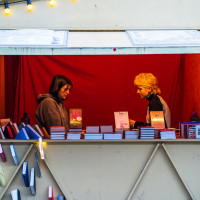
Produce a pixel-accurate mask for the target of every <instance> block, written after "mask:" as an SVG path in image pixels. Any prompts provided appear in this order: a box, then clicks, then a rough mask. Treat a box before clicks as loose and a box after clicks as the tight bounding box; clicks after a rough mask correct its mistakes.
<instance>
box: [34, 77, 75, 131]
mask: <svg viewBox="0 0 200 200" xmlns="http://www.w3.org/2000/svg"><path fill="white" fill-rule="evenodd" d="M71 88H72V83H71V81H70V80H69V79H68V78H67V77H65V76H62V75H56V76H54V78H53V80H52V83H51V86H50V88H49V93H47V94H40V95H39V96H38V104H39V105H38V108H37V110H36V113H35V119H36V123H37V124H38V125H39V127H40V128H42V127H44V128H45V129H46V130H47V132H48V133H50V127H51V126H65V130H66V131H67V130H68V114H67V111H66V109H65V106H64V104H63V101H65V100H66V99H67V97H68V95H69V91H70V90H71Z"/></svg>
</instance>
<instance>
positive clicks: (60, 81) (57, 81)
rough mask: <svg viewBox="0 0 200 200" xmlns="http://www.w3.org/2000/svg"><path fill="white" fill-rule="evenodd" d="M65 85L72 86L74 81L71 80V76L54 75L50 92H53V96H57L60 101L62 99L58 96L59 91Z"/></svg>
mask: <svg viewBox="0 0 200 200" xmlns="http://www.w3.org/2000/svg"><path fill="white" fill-rule="evenodd" d="M65 85H70V86H72V82H71V81H70V79H69V78H67V77H66V76H63V75H56V76H54V78H53V80H52V82H51V85H50V88H49V93H50V94H52V95H53V97H55V99H56V100H57V101H58V102H59V101H60V99H59V97H58V92H59V90H60V89H61V88H62V87H63V86H65ZM71 88H72V87H71Z"/></svg>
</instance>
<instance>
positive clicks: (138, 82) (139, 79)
mask: <svg viewBox="0 0 200 200" xmlns="http://www.w3.org/2000/svg"><path fill="white" fill-rule="evenodd" d="M134 85H135V86H137V87H141V86H142V87H145V88H151V89H152V92H153V93H154V94H158V95H159V94H161V90H160V88H158V81H157V78H156V77H155V76H154V75H153V74H151V73H140V74H138V75H137V76H136V77H135V80H134Z"/></svg>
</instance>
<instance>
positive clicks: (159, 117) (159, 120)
mask: <svg viewBox="0 0 200 200" xmlns="http://www.w3.org/2000/svg"><path fill="white" fill-rule="evenodd" d="M150 118H151V126H152V127H154V128H155V129H164V128H165V120H164V114H163V111H150Z"/></svg>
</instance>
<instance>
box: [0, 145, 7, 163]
mask: <svg viewBox="0 0 200 200" xmlns="http://www.w3.org/2000/svg"><path fill="white" fill-rule="evenodd" d="M0 156H1V159H2V161H3V162H6V156H5V153H4V150H3V147H2V145H1V144H0Z"/></svg>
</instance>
